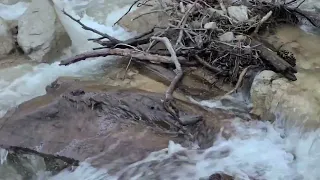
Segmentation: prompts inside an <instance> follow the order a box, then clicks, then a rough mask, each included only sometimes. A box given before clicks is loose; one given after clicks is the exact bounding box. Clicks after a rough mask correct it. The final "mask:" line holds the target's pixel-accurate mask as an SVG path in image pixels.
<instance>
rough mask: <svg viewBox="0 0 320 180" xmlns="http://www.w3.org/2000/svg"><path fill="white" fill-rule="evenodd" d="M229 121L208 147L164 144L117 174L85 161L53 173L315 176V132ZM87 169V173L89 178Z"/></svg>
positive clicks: (278, 179)
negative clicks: (74, 168)
mask: <svg viewBox="0 0 320 180" xmlns="http://www.w3.org/2000/svg"><path fill="white" fill-rule="evenodd" d="M231 124H232V128H231V129H230V132H231V134H232V136H231V137H230V138H225V137H223V136H222V134H220V136H219V138H218V140H217V141H216V142H214V143H213V146H212V147H210V148H208V149H205V150H200V149H188V148H183V147H181V146H180V145H179V144H175V143H173V142H170V143H169V146H168V148H166V149H163V150H160V151H158V152H153V153H151V154H150V155H149V156H148V157H146V158H145V159H144V160H142V161H139V162H136V163H134V164H132V165H129V166H128V167H126V168H124V169H123V170H122V171H121V172H119V173H118V174H117V176H113V177H112V176H109V175H108V174H107V171H106V170H105V171H102V170H98V169H91V168H92V167H90V166H89V165H88V164H86V166H85V168H88V170H87V171H82V170H83V169H84V167H83V166H80V167H79V170H78V171H73V172H68V171H64V172H62V173H61V174H60V175H59V176H57V177H59V178H61V179H69V178H70V179H72V178H77V177H82V175H83V173H85V174H86V175H85V178H79V180H87V179H90V178H91V179H93V178H94V177H97V176H98V175H99V177H100V176H101V178H102V177H103V178H104V179H110V180H113V179H142V180H143V179H146V180H147V179H156V178H158V179H181V180H182V179H183V180H189V179H190V180H194V179H200V178H208V177H209V176H210V175H212V174H214V173H220V172H223V173H225V174H229V175H232V176H234V177H237V178H239V179H243V180H249V179H261V180H266V179H268V180H286V179H292V180H300V179H310V180H312V179H319V178H320V173H319V171H318V170H319V168H320V164H319V162H320V153H318V152H317V149H319V148H320V141H319V136H318V134H319V130H318V131H313V132H308V133H302V132H301V131H300V129H299V128H293V127H291V128H290V129H289V128H288V127H285V126H284V125H285V123H284V121H282V120H277V121H276V122H275V123H269V122H262V121H251V122H244V121H241V120H239V119H235V120H234V121H233V122H232V123H231ZM88 173H89V174H90V173H92V174H91V176H90V175H89V174H88ZM89 177H90V178H89ZM55 178H56V177H55Z"/></svg>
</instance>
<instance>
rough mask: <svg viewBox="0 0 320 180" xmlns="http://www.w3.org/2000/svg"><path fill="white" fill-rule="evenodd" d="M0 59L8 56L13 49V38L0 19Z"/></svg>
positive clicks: (4, 22)
mask: <svg viewBox="0 0 320 180" xmlns="http://www.w3.org/2000/svg"><path fill="white" fill-rule="evenodd" d="M0 42H1V43H0V58H2V57H4V56H6V55H8V54H9V53H10V52H11V51H12V50H13V48H14V42H13V37H12V34H11V32H10V29H9V27H8V25H7V23H6V21H4V20H3V19H2V18H1V17H0Z"/></svg>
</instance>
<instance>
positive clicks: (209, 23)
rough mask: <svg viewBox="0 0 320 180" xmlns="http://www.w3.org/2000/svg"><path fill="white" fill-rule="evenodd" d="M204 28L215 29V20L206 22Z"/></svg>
mask: <svg viewBox="0 0 320 180" xmlns="http://www.w3.org/2000/svg"><path fill="white" fill-rule="evenodd" d="M204 28H205V29H217V23H216V22H208V23H206V24H205V25H204Z"/></svg>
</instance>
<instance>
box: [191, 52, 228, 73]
mask: <svg viewBox="0 0 320 180" xmlns="http://www.w3.org/2000/svg"><path fill="white" fill-rule="evenodd" d="M195 58H196V60H197V61H198V62H199V63H200V64H202V65H203V66H204V67H206V68H208V69H210V70H212V71H213V72H214V73H217V74H223V71H222V70H221V69H219V68H217V67H214V66H212V65H210V64H209V63H208V62H206V61H204V60H203V59H202V58H201V57H200V56H198V55H195Z"/></svg>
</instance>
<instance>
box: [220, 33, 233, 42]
mask: <svg viewBox="0 0 320 180" xmlns="http://www.w3.org/2000/svg"><path fill="white" fill-rule="evenodd" d="M234 39H235V37H234V34H233V32H226V33H224V34H222V35H221V36H219V40H220V41H223V42H230V41H233V40H234Z"/></svg>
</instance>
